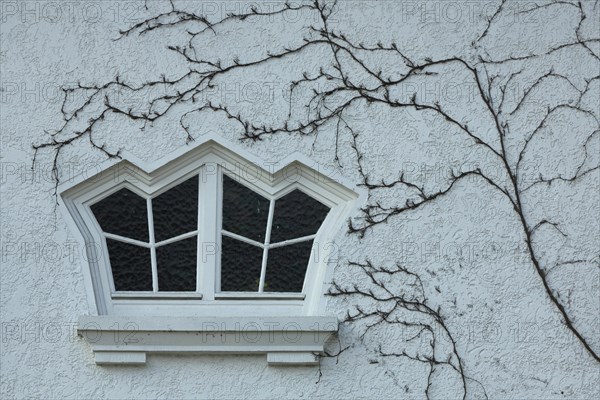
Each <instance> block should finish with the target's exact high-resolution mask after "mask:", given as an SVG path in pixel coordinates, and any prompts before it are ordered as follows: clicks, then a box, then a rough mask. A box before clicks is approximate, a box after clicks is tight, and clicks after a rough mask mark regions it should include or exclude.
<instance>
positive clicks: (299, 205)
mask: <svg viewBox="0 0 600 400" xmlns="http://www.w3.org/2000/svg"><path fill="white" fill-rule="evenodd" d="M328 212H329V207H327V206H326V205H324V204H322V203H320V202H319V201H317V200H315V199H313V198H312V197H310V196H308V195H306V194H304V193H302V192H301V191H300V190H294V191H293V192H291V193H288V194H286V195H285V196H283V197H282V198H280V199H277V200H276V201H275V214H274V215H273V228H272V231H271V243H277V242H282V241H284V240H289V239H294V238H299V237H302V236H308V235H313V234H315V233H317V231H318V230H319V227H320V226H321V223H322V222H323V220H324V219H325V217H326V216H327V213H328Z"/></svg>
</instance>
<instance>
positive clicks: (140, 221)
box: [91, 189, 148, 242]
mask: <svg viewBox="0 0 600 400" xmlns="http://www.w3.org/2000/svg"><path fill="white" fill-rule="evenodd" d="M91 209H92V212H93V213H94V216H95V217H96V220H98V223H99V224H100V227H101V228H102V230H103V231H104V232H108V233H114V234H115V235H120V236H125V237H128V238H131V239H137V240H141V241H144V242H147V241H148V214H147V211H146V199H144V198H142V197H140V196H138V195H137V194H135V193H133V192H132V191H131V190H128V189H121V190H119V191H118V192H115V193H113V194H111V195H110V196H108V197H106V198H105V199H103V200H100V201H99V202H98V203H96V204H94V205H92V206H91Z"/></svg>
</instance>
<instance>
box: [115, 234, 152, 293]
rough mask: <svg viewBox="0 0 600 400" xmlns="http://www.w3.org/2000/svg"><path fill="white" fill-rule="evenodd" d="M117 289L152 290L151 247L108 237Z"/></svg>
mask: <svg viewBox="0 0 600 400" xmlns="http://www.w3.org/2000/svg"><path fill="white" fill-rule="evenodd" d="M106 244H107V246H108V255H109V258H110V268H111V269H112V275H113V280H114V282H115V289H116V290H119V291H150V292H151V291H152V264H151V261H150V249H147V248H145V247H140V246H135V245H133V244H129V243H123V242H119V241H116V240H111V239H106Z"/></svg>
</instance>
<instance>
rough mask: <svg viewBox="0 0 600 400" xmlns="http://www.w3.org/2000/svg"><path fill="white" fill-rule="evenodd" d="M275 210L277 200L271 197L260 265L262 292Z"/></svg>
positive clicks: (260, 286) (260, 288)
mask: <svg viewBox="0 0 600 400" xmlns="http://www.w3.org/2000/svg"><path fill="white" fill-rule="evenodd" d="M274 212H275V200H273V199H271V203H270V204H269V217H268V218H267V232H266V234H265V247H264V249H263V258H262V265H261V267H260V283H259V284H258V292H259V293H262V292H263V291H264V289H265V275H266V274H267V258H268V256H269V241H270V240H271V227H272V226H273V214H274Z"/></svg>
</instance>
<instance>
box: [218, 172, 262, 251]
mask: <svg viewBox="0 0 600 400" xmlns="http://www.w3.org/2000/svg"><path fill="white" fill-rule="evenodd" d="M268 216H269V200H267V199H265V198H264V197H262V196H261V195H259V194H258V193H255V192H253V191H252V190H250V189H248V188H247V187H245V186H243V185H241V184H239V183H237V182H236V181H234V180H233V179H231V178H229V177H228V176H226V175H223V229H225V230H227V231H230V232H233V233H237V234H238V235H241V236H244V237H247V238H249V239H253V240H256V241H258V242H261V243H263V242H264V240H265V231H266V227H267V217H268Z"/></svg>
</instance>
